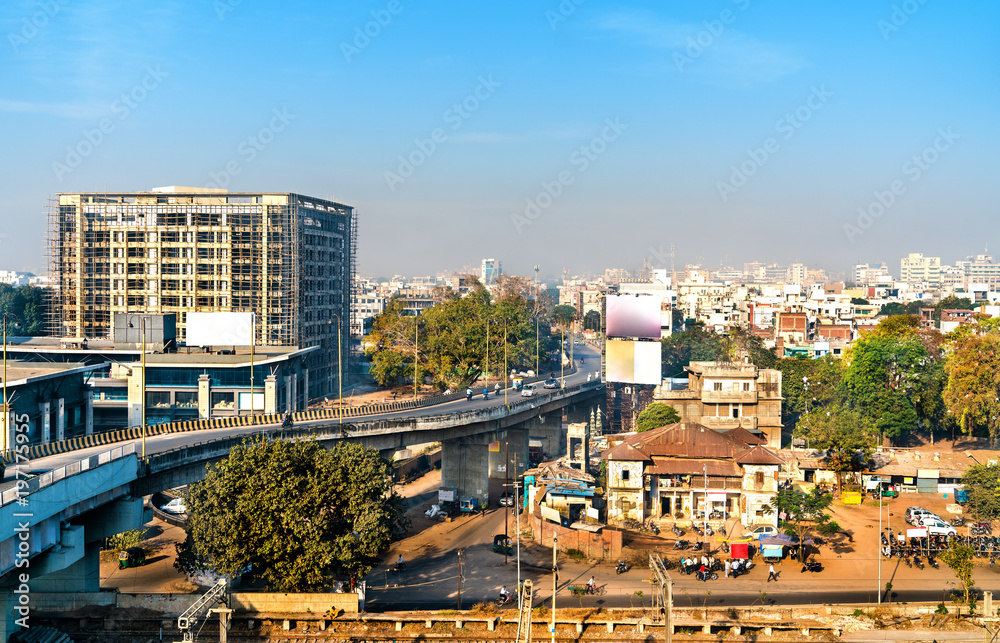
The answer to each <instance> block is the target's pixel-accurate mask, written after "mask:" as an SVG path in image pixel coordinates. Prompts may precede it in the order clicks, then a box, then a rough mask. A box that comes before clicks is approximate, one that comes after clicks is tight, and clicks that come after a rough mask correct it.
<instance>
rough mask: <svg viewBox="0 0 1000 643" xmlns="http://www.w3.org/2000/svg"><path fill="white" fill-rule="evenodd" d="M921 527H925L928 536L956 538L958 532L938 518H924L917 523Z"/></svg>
mask: <svg viewBox="0 0 1000 643" xmlns="http://www.w3.org/2000/svg"><path fill="white" fill-rule="evenodd" d="M917 524H919V525H920V526H921V527H927V534H928V535H929V536H957V535H958V530H957V529H955V528H954V527H953V526H951V525H949V524H948V523H946V522H945V521H943V520H940V519H938V518H924V519H923V520H921V521H919V522H918V523H917Z"/></svg>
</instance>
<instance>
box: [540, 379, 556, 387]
mask: <svg viewBox="0 0 1000 643" xmlns="http://www.w3.org/2000/svg"><path fill="white" fill-rule="evenodd" d="M542 388H559V380H557V379H553V378H549V379H547V380H545V381H544V382H543V383H542Z"/></svg>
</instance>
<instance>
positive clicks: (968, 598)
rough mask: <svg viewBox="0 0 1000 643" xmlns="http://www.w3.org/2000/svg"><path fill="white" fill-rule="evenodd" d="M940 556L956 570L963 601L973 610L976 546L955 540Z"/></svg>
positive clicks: (952, 569)
mask: <svg viewBox="0 0 1000 643" xmlns="http://www.w3.org/2000/svg"><path fill="white" fill-rule="evenodd" d="M938 558H940V559H941V560H942V561H944V564H945V565H947V566H948V567H950V568H951V571H953V572H955V578H957V579H958V582H959V583H960V584H961V585H962V593H963V602H964V603H965V604H966V605H968V606H969V611H970V612H971V611H972V609H973V606H974V602H973V598H972V588H973V587H974V586H975V581H973V580H972V571H973V569H975V566H976V550H975V548H973V547H972V546H971V545H961V544H959V543H958V541H954V540H953V541H952V542H951V544H950V545H949V547H948V549H946V550H944V551H943V552H941V553H940V554H938Z"/></svg>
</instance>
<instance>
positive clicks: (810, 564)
mask: <svg viewBox="0 0 1000 643" xmlns="http://www.w3.org/2000/svg"><path fill="white" fill-rule="evenodd" d="M821 571H823V563H820V562H818V561H815V560H807V561H806V562H804V563H803V564H802V572H821ZM802 572H800V573H802Z"/></svg>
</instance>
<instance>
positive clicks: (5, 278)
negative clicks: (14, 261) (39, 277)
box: [0, 270, 35, 286]
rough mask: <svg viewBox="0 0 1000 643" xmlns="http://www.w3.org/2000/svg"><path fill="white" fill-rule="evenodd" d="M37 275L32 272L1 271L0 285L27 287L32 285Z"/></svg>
mask: <svg viewBox="0 0 1000 643" xmlns="http://www.w3.org/2000/svg"><path fill="white" fill-rule="evenodd" d="M34 278H35V275H34V274H33V273H30V272H17V271H14V270H0V283H2V284H7V285H9V286H27V285H28V284H30V283H32V280H33V279H34Z"/></svg>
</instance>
